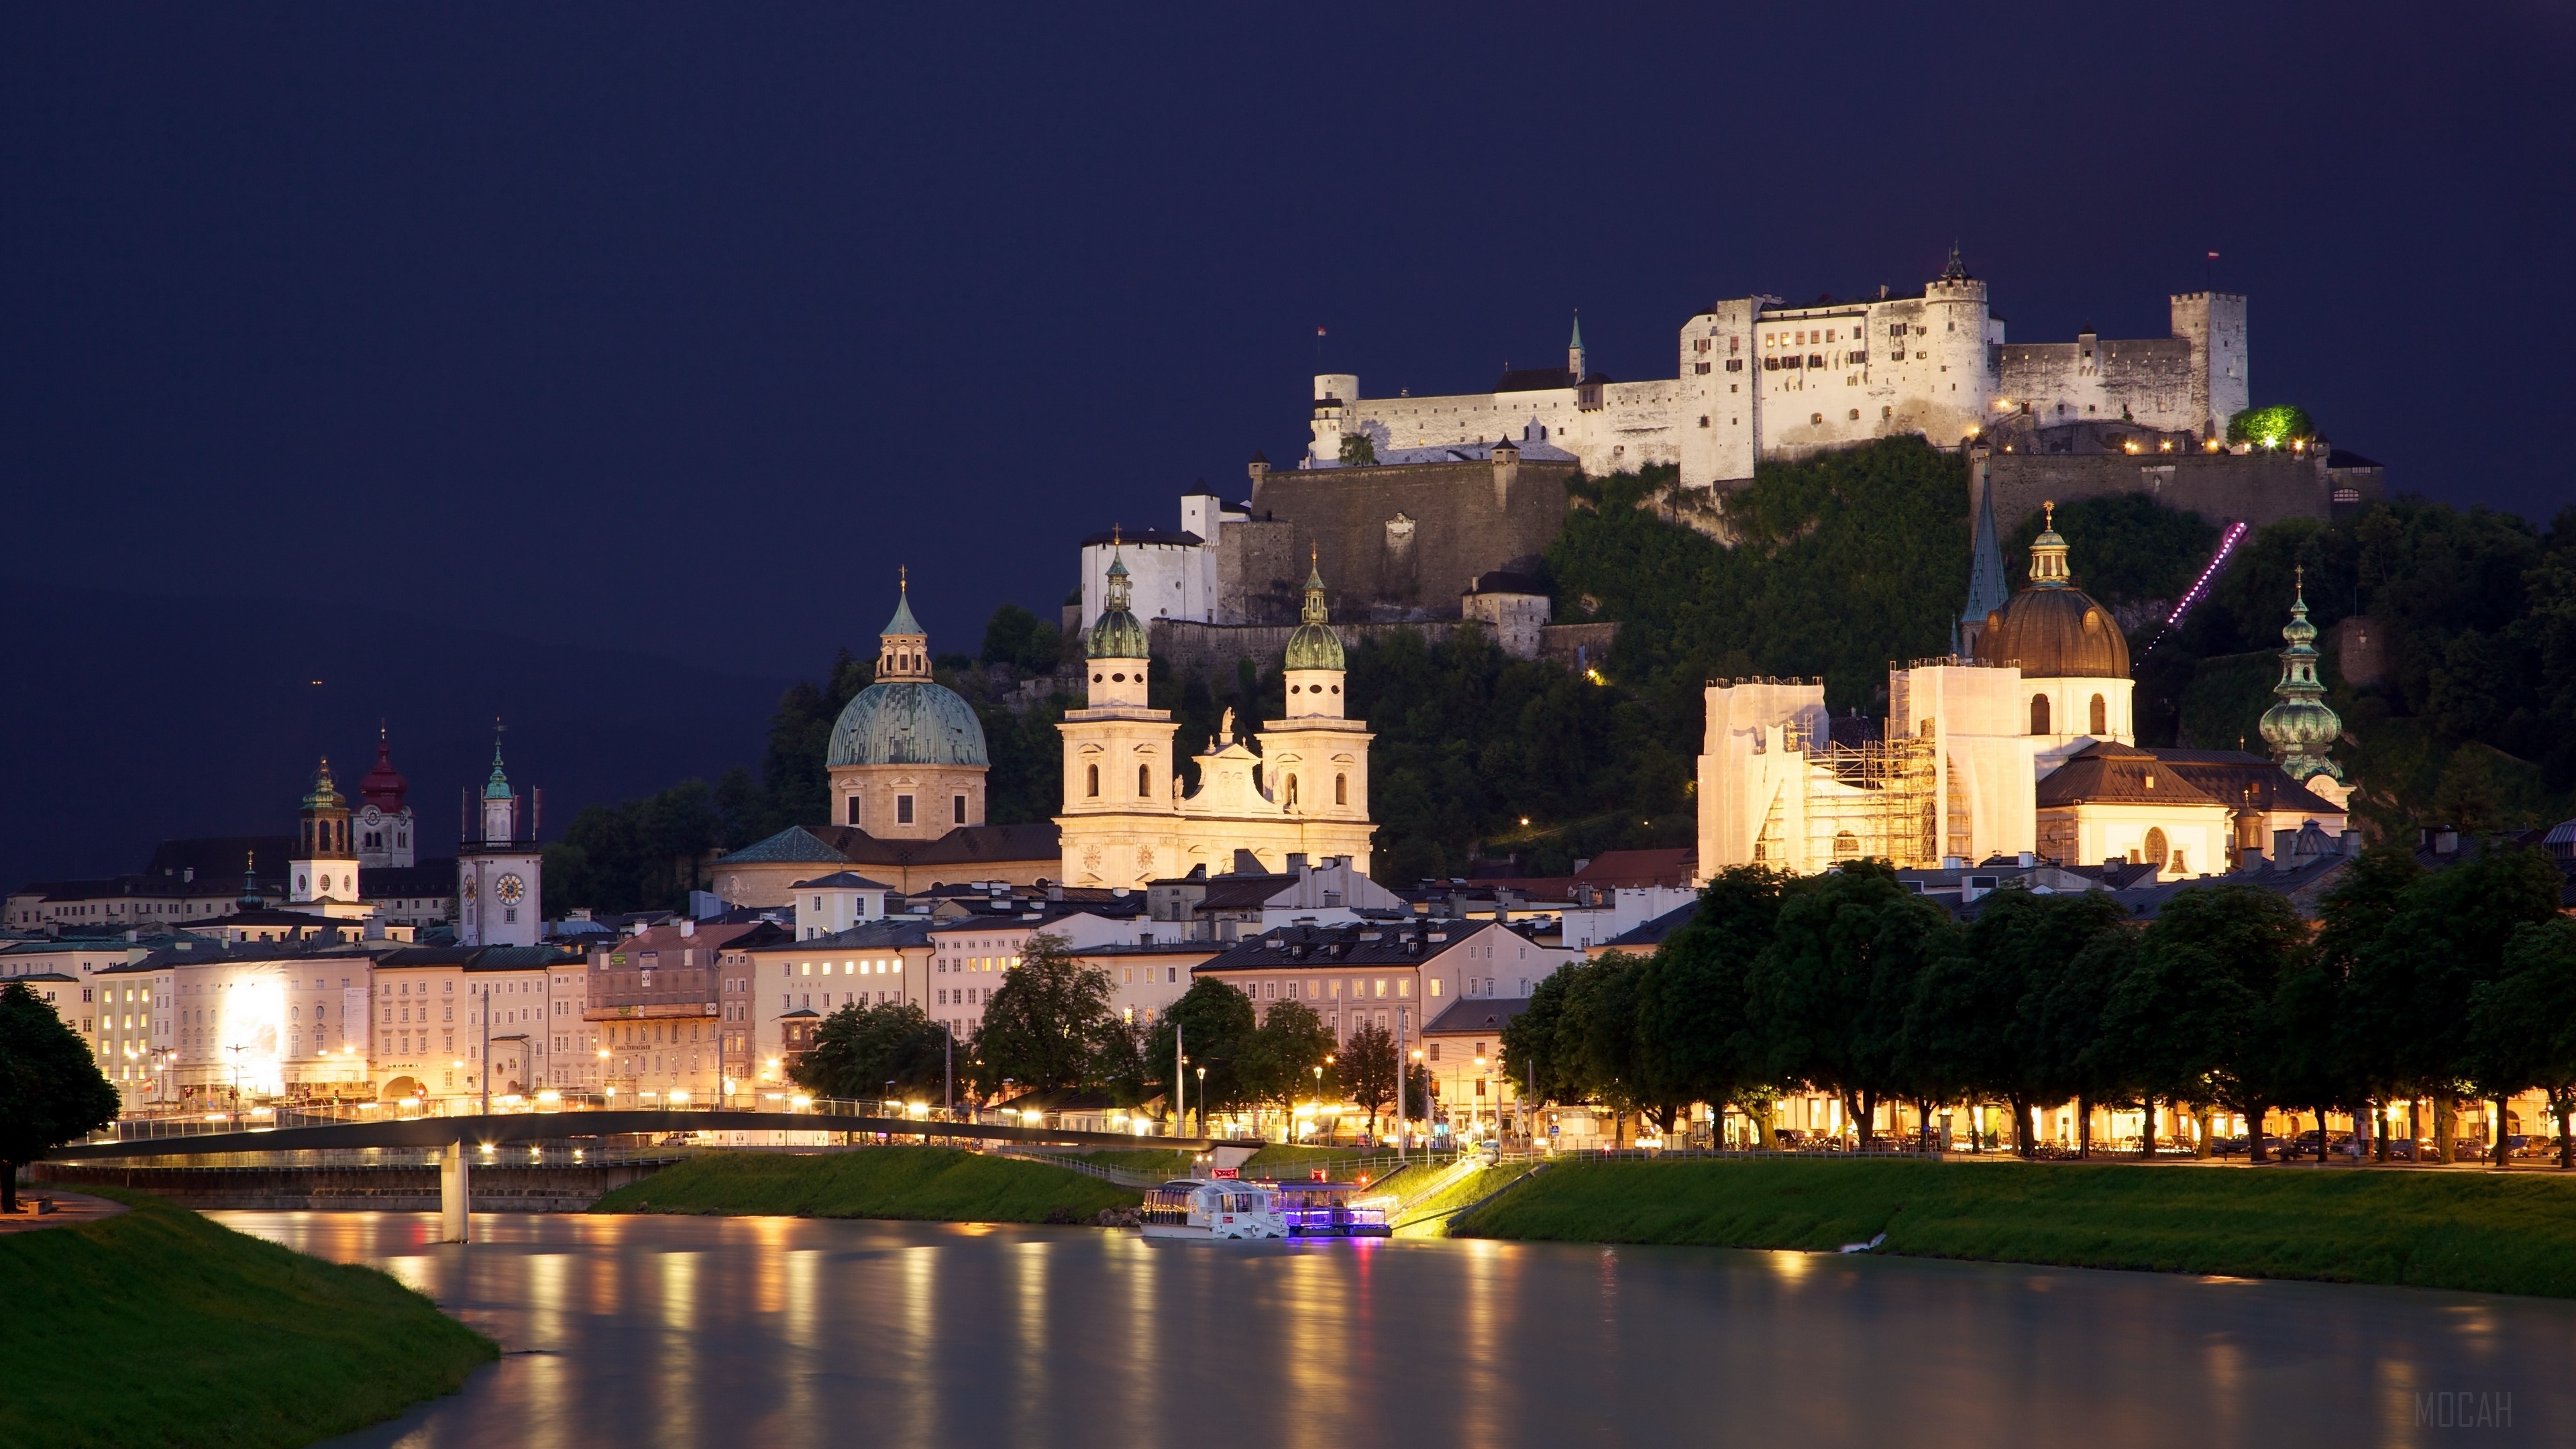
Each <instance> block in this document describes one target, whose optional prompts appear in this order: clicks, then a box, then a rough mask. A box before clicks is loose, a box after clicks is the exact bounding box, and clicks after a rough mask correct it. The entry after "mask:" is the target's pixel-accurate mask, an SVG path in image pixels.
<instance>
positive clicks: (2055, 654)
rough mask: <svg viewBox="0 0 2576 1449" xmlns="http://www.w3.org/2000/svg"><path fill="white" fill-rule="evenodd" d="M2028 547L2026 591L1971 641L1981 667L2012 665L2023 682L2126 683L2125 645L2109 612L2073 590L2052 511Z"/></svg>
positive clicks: (2063, 544) (1991, 618)
mask: <svg viewBox="0 0 2576 1449" xmlns="http://www.w3.org/2000/svg"><path fill="white" fill-rule="evenodd" d="M2048 510H2049V519H2048V526H2047V527H2045V528H2043V529H2041V530H2040V534H2039V537H2037V538H2035V539H2033V540H2031V545H2030V586H2029V587H2028V588H2025V589H2023V590H2022V591H2021V592H2020V593H2018V594H2015V595H2013V596H2012V598H2010V599H2008V600H2006V601H2005V603H2004V606H2003V607H2002V608H2000V609H1996V610H1994V611H1993V612H1991V613H1989V614H1987V615H1986V627H1985V628H1984V629H1983V630H1982V631H1980V632H1979V633H1978V635H1977V644H1976V658H1977V662H1979V663H1981V664H2016V665H2019V666H2021V672H2022V677H2023V678H2025V679H2126V678H2128V677H2129V641H2128V640H2127V639H2126V638H2124V637H2123V636H2122V635H2121V633H2120V625H2119V622H2118V621H2117V620H2115V619H2113V618H2112V617H2111V611H2110V610H2108V609H2105V608H2103V607H2102V606H2101V605H2100V604H2097V603H2095V602H2093V600H2092V599H2091V598H2090V597H2088V596H2087V595H2086V594H2085V593H2084V591H2083V590H2081V589H2078V588H2077V587H2075V582H2074V580H2073V579H2071V578H2069V577H2068V576H2067V572H2066V540H2065V539H2064V538H2062V537H2060V536H2059V535H2058V532H2057V526H2056V505H2055V504H2050V505H2048Z"/></svg>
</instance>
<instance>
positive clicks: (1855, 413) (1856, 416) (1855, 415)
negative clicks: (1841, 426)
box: [1851, 408, 1860, 422]
mask: <svg viewBox="0 0 2576 1449" xmlns="http://www.w3.org/2000/svg"><path fill="white" fill-rule="evenodd" d="M1851 420H1852V421H1853V422H1859V421H1860V409H1858V408H1853V409H1852V410H1851Z"/></svg>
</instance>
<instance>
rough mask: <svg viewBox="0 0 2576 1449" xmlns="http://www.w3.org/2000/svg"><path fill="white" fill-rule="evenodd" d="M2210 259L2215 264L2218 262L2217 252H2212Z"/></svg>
mask: <svg viewBox="0 0 2576 1449" xmlns="http://www.w3.org/2000/svg"><path fill="white" fill-rule="evenodd" d="M2209 259H2210V260H2211V261H2213V262H2214V261H2217V260H2218V253H2216V252H2211V253H2210V254H2209Z"/></svg>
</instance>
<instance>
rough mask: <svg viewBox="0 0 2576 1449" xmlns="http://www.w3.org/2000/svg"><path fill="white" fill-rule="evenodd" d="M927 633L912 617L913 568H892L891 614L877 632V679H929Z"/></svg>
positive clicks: (928, 642)
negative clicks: (893, 579)
mask: <svg viewBox="0 0 2576 1449" xmlns="http://www.w3.org/2000/svg"><path fill="white" fill-rule="evenodd" d="M929 677H930V635H929V633H928V632H927V631H926V630H924V629H923V628H922V627H921V624H920V621H918V620H916V619H914V618H913V617H912V570H911V569H910V568H908V567H901V568H897V569H896V570H895V601H894V616H893V617H892V618H889V619H887V620H886V624H885V627H884V628H882V629H879V630H878V631H877V678H879V679H928V678H929Z"/></svg>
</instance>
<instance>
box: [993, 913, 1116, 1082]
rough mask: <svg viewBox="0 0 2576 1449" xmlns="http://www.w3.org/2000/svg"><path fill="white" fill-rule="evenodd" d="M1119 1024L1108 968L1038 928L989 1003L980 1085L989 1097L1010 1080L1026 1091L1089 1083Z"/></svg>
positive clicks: (1111, 1043) (1092, 1079) (994, 989)
mask: <svg viewBox="0 0 2576 1449" xmlns="http://www.w3.org/2000/svg"><path fill="white" fill-rule="evenodd" d="M1117 1027H1118V1018H1117V1016H1116V1014H1115V1013H1113V1012H1112V1011H1111V1010H1110V1009H1109V973H1108V972H1106V971H1102V970H1100V969H1098V968H1096V967H1089V966H1085V965H1083V964H1082V963H1080V962H1078V961H1076V960H1074V959H1073V956H1072V953H1071V952H1069V951H1068V950H1067V949H1066V947H1065V940H1064V938H1063V937H1062V936H1058V935H1055V934H1053V933H1052V932H1045V931H1041V932H1038V933H1037V934H1035V935H1032V936H1031V937H1029V941H1028V945H1027V946H1026V947H1025V948H1023V949H1022V951H1021V955H1020V963H1019V964H1018V965H1017V966H1014V967H1012V968H1011V970H1010V971H1009V972H1008V973H1007V974H1005V975H1004V976H1003V978H1002V984H1001V985H999V986H997V987H995V988H993V996H992V999H991V1000H990V1001H988V1002H986V1003H985V1006H984V1019H983V1022H982V1024H980V1025H979V1026H977V1027H976V1029H975V1041H974V1055H975V1059H976V1065H975V1075H976V1084H977V1085H978V1087H980V1088H981V1089H982V1090H983V1092H984V1093H985V1094H986V1095H988V1096H989V1095H991V1094H992V1093H994V1092H995V1091H997V1090H999V1089H1000V1087H1001V1084H1002V1083H1003V1082H1005V1081H1009V1082H1011V1083H1013V1084H1015V1085H1016V1086H1017V1087H1019V1088H1020V1089H1021V1090H1024V1091H1052V1090H1059V1089H1067V1088H1077V1087H1085V1086H1089V1085H1091V1083H1092V1082H1093V1081H1094V1080H1095V1079H1096V1078H1095V1072H1096V1070H1097V1068H1098V1065H1099V1062H1100V1058H1101V1056H1102V1053H1103V1052H1104V1051H1105V1050H1107V1049H1109V1048H1110V1047H1111V1046H1112V1045H1113V1042H1112V1040H1111V1039H1112V1037H1113V1035H1114V1034H1115V1032H1116V1030H1117Z"/></svg>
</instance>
